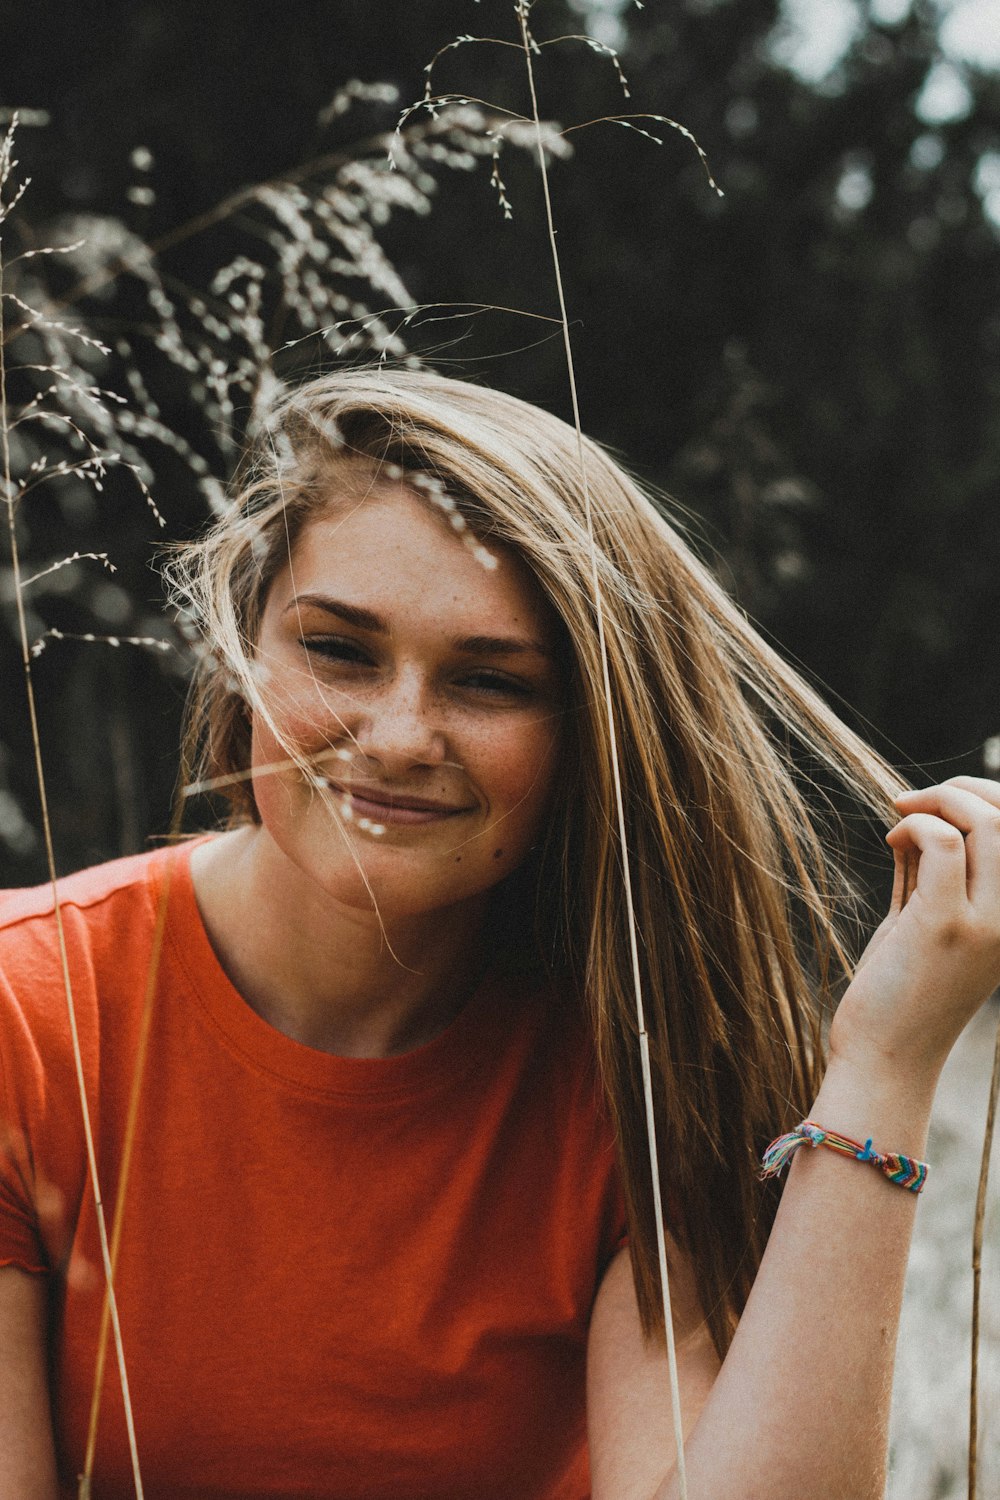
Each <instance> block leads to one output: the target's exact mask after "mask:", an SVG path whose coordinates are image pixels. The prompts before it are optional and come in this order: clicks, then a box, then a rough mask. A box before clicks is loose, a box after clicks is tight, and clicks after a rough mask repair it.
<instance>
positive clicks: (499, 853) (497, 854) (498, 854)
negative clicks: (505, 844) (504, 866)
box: [493, 849, 503, 859]
mask: <svg viewBox="0 0 1000 1500" xmlns="http://www.w3.org/2000/svg"><path fill="white" fill-rule="evenodd" d="M493 858H494V859H503V850H502V849H494V851H493Z"/></svg>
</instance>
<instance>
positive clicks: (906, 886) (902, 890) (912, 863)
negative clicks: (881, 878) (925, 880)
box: [889, 848, 920, 912]
mask: <svg viewBox="0 0 1000 1500" xmlns="http://www.w3.org/2000/svg"><path fill="white" fill-rule="evenodd" d="M892 859H893V871H892V895H891V896H890V898H889V911H890V912H900V911H902V910H903V907H904V906H905V905H906V903H907V901H908V900H909V899H910V896H911V894H912V892H913V888H914V886H915V885H916V883H917V865H918V864H919V862H920V855H919V853H918V852H917V851H916V850H915V849H910V848H899V849H893V851H892Z"/></svg>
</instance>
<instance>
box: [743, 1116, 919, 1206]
mask: <svg viewBox="0 0 1000 1500" xmlns="http://www.w3.org/2000/svg"><path fill="white" fill-rule="evenodd" d="M805 1145H809V1146H829V1148H830V1150H831V1151H839V1152H840V1153H841V1155H843V1156H853V1157H854V1159H855V1161H870V1162H871V1164H872V1166H874V1167H878V1169H879V1171H881V1172H884V1173H885V1175H886V1176H887V1177H888V1179H889V1181H890V1182H894V1183H896V1185H897V1187H901V1188H906V1189H907V1191H908V1192H911V1193H922V1192H923V1189H924V1183H925V1182H926V1181H927V1173H928V1172H929V1171H930V1168H929V1167H928V1165H927V1163H926V1162H925V1161H917V1160H916V1158H915V1157H912V1156H901V1155H899V1154H898V1153H896V1152H894V1151H887V1152H886V1153H885V1155H883V1154H882V1152H881V1151H873V1150H872V1143H871V1140H867V1141H865V1143H864V1145H863V1146H862V1145H861V1144H860V1143H859V1142H858V1141H852V1140H851V1138H850V1136H846V1135H838V1134H837V1132H836V1131H835V1130H824V1129H823V1127H822V1125H817V1124H816V1122H815V1120H803V1121H802V1124H801V1125H797V1126H796V1127H795V1129H794V1130H792V1131H790V1132H789V1134H788V1135H779V1136H778V1139H777V1140H776V1141H772V1142H771V1144H770V1145H769V1146H768V1148H767V1150H766V1151H765V1152H764V1155H763V1157H762V1158H761V1163H760V1166H761V1170H760V1173H759V1176H760V1177H761V1179H762V1180H763V1179H764V1178H765V1177H776V1176H777V1175H778V1173H779V1172H780V1171H781V1170H782V1168H783V1167H786V1166H787V1165H788V1163H789V1161H790V1160H791V1158H792V1156H794V1154H795V1152H796V1151H797V1150H798V1149H799V1147H800V1146H805Z"/></svg>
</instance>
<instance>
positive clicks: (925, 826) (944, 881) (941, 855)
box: [885, 813, 968, 915]
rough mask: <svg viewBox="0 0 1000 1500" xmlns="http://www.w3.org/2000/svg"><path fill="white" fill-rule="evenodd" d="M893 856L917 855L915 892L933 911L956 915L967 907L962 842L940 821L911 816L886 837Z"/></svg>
mask: <svg viewBox="0 0 1000 1500" xmlns="http://www.w3.org/2000/svg"><path fill="white" fill-rule="evenodd" d="M885 841H886V843H887V844H888V845H889V847H890V848H891V849H892V851H893V853H896V851H897V850H898V851H899V852H900V853H902V854H912V853H918V854H919V856H920V858H919V864H918V865H917V871H916V881H915V885H914V889H915V890H916V892H918V893H919V895H920V896H921V897H922V898H923V899H924V900H925V901H927V902H928V903H929V904H930V905H931V906H932V907H933V908H934V910H935V911H937V912H938V913H940V914H942V915H958V914H959V913H961V912H963V911H964V910H965V908H966V907H967V905H968V892H967V880H968V874H967V870H966V854H965V840H964V838H963V837H962V834H961V833H960V831H959V830H958V829H957V828H956V827H955V826H954V825H953V824H952V823H948V822H945V820H944V819H943V818H935V817H932V816H931V815H930V814H929V813H911V814H909V816H908V817H905V818H904V819H903V820H902V822H901V823H897V824H896V826H895V828H893V829H891V830H890V831H889V832H888V833H887V834H886V836H885Z"/></svg>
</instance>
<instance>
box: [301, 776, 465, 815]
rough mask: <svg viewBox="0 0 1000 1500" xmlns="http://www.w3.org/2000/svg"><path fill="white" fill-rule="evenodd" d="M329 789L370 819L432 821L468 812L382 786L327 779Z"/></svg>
mask: <svg viewBox="0 0 1000 1500" xmlns="http://www.w3.org/2000/svg"><path fill="white" fill-rule="evenodd" d="M329 785H330V789H331V791H334V792H338V793H339V794H340V796H342V797H345V798H346V799H347V800H348V802H349V804H350V807H351V811H352V812H353V813H354V814H355V815H356V816H358V817H361V818H369V819H371V820H372V822H378V823H383V824H388V823H396V824H400V823H435V822H439V821H440V820H441V819H443V818H454V817H457V816H458V815H459V814H460V813H465V812H470V811H471V809H470V808H468V807H455V806H454V805H452V804H451V803H447V802H434V801H433V800H432V799H431V798H429V797H404V796H397V795H395V794H394V793H392V792H389V791H387V790H386V789H384V788H382V787H350V786H338V785H337V784H336V783H335V782H330V783H329Z"/></svg>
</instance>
